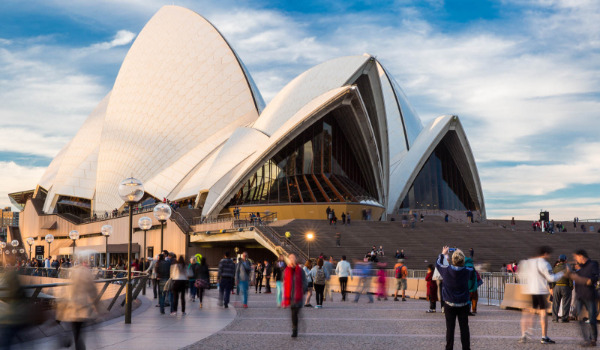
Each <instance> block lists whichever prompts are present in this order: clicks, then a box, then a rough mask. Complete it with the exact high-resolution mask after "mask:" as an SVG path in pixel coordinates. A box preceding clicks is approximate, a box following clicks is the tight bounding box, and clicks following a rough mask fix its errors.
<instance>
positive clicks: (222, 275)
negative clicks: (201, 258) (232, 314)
mask: <svg viewBox="0 0 600 350" xmlns="http://www.w3.org/2000/svg"><path fill="white" fill-rule="evenodd" d="M234 277H235V263H234V262H233V260H231V259H230V258H229V252H225V256H224V257H223V259H221V261H219V270H218V273H217V281H218V282H219V306H224V307H225V308H228V307H229V297H230V296H231V290H232V289H233V282H234Z"/></svg>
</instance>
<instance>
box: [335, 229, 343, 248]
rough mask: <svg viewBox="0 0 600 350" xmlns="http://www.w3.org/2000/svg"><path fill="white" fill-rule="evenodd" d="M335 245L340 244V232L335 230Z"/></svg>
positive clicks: (339, 245) (338, 245)
mask: <svg viewBox="0 0 600 350" xmlns="http://www.w3.org/2000/svg"><path fill="white" fill-rule="evenodd" d="M335 246H336V247H341V246H342V234H341V233H339V232H336V234H335Z"/></svg>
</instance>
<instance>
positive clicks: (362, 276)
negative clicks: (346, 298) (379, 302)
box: [354, 258, 373, 303]
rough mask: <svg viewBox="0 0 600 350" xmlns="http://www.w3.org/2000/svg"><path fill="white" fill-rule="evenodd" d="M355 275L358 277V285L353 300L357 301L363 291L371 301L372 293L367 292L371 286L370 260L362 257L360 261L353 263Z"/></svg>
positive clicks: (370, 301)
mask: <svg viewBox="0 0 600 350" xmlns="http://www.w3.org/2000/svg"><path fill="white" fill-rule="evenodd" d="M355 269H356V276H357V277H358V285H357V287H356V296H355V297H354V302H355V303H358V299H359V298H360V295H361V294H363V293H365V294H366V295H367V297H368V298H369V303H372V302H373V295H371V294H370V293H369V289H370V287H371V277H372V271H371V262H370V261H369V259H366V258H365V259H364V260H363V261H362V262H357V263H356V265H355Z"/></svg>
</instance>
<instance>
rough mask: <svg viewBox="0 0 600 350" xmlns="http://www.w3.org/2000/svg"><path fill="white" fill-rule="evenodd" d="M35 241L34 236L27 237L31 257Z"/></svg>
mask: <svg viewBox="0 0 600 350" xmlns="http://www.w3.org/2000/svg"><path fill="white" fill-rule="evenodd" d="M33 241H34V239H33V237H27V244H29V259H31V258H32V256H31V246H32V245H33Z"/></svg>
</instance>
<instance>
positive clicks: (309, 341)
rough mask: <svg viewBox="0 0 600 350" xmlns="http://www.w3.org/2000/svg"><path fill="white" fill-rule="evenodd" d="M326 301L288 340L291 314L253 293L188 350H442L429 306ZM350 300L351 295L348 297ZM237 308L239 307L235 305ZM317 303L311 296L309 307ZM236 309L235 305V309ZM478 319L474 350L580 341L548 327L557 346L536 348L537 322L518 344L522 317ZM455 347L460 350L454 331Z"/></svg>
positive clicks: (484, 313)
mask: <svg viewBox="0 0 600 350" xmlns="http://www.w3.org/2000/svg"><path fill="white" fill-rule="evenodd" d="M236 298H237V297H234V299H233V300H236ZM334 299H335V301H334V302H330V301H325V303H324V307H323V308H322V309H314V308H304V309H303V310H302V312H301V314H300V335H299V337H298V338H297V339H292V338H291V337H290V335H291V320H290V311H289V310H285V309H278V308H277V307H275V295H274V294H270V295H268V294H267V295H265V294H254V291H252V292H251V294H250V298H249V308H248V309H241V308H239V307H236V312H237V316H236V318H235V320H234V321H233V322H232V323H230V324H229V325H228V326H227V327H225V328H224V329H222V330H220V331H218V332H217V333H216V334H214V335H212V336H210V337H208V338H205V339H203V340H201V341H199V342H197V343H196V344H194V345H191V346H189V347H186V348H185V349H186V350H191V349H260V350H264V349H321V350H322V349H344V350H345V349H361V350H364V349H411V350H417V349H443V348H444V345H445V321H444V315H443V314H442V313H441V312H439V303H438V313H435V314H426V313H425V310H426V309H427V307H428V305H429V304H428V302H427V301H424V300H410V299H408V300H407V301H406V302H401V301H400V302H394V301H393V300H392V299H391V298H390V299H389V300H388V301H377V299H375V302H374V303H372V304H369V303H368V299H367V298H365V296H362V297H361V298H360V300H359V302H358V303H356V304H355V303H353V302H350V301H346V302H340V301H339V300H340V295H339V294H336V295H335V297H334ZM349 299H350V300H353V295H351V296H349ZM238 303H239V302H238ZM311 303H312V304H313V305H314V304H315V299H314V296H313V299H312V302H311ZM238 306H239V304H238ZM478 311H479V312H478V314H477V316H474V317H470V318H469V325H470V329H471V348H472V349H502V350H506V349H546V348H550V349H573V348H577V344H578V343H579V342H580V335H579V328H578V327H579V326H578V324H576V323H568V324H555V323H552V322H550V325H549V333H548V334H549V336H550V338H552V339H554V340H555V341H556V343H557V344H556V345H542V344H540V342H539V341H540V338H541V330H540V326H539V318H537V319H536V321H537V324H535V323H534V325H535V330H534V338H533V340H532V341H531V342H529V343H527V344H524V345H521V344H518V343H517V340H518V339H519V336H520V319H521V313H520V312H519V311H514V310H501V309H500V308H498V307H496V306H484V305H481V306H480V307H479V310H478ZM456 328H457V329H456V337H455V348H456V349H460V348H461V343H460V333H459V330H458V324H457V327H456Z"/></svg>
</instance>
